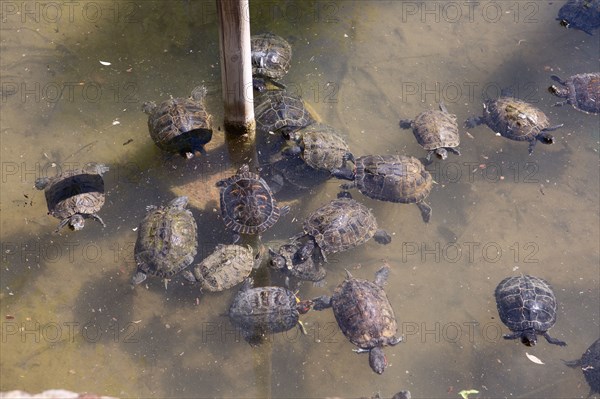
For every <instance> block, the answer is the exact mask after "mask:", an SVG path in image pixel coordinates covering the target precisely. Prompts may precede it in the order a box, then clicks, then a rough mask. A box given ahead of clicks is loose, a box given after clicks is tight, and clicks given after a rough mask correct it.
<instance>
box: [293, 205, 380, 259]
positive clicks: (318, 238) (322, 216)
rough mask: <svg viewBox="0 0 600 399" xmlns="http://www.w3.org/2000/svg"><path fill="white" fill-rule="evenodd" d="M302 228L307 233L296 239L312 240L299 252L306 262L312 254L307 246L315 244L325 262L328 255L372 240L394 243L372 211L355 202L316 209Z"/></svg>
mask: <svg viewBox="0 0 600 399" xmlns="http://www.w3.org/2000/svg"><path fill="white" fill-rule="evenodd" d="M302 227H303V230H304V233H303V234H301V235H299V236H297V237H295V239H300V238H302V237H307V236H308V238H309V239H311V240H309V241H308V242H307V244H305V245H303V246H302V247H301V248H300V249H299V250H298V251H299V252H300V253H299V255H298V256H300V257H301V258H305V257H306V254H307V253H311V251H309V250H308V249H307V248H306V246H310V245H311V243H310V241H313V240H314V243H315V244H316V246H317V247H318V249H319V250H320V254H321V256H322V258H323V260H324V261H325V262H327V255H329V254H333V253H336V252H342V251H347V250H349V249H352V248H355V247H357V246H359V245H362V244H364V243H366V242H367V241H369V240H370V239H371V238H374V239H375V241H376V242H378V243H379V244H384V245H385V244H389V243H390V242H391V241H392V238H391V237H390V235H389V234H388V233H387V232H385V231H384V230H382V229H379V228H378V226H377V220H376V219H375V216H374V215H373V213H372V212H371V211H370V210H369V208H367V207H366V206H364V205H363V204H361V203H360V202H358V201H355V200H353V199H352V198H337V199H334V200H332V201H330V202H329V203H327V204H325V205H323V206H322V207H320V208H318V209H316V210H315V211H314V212H313V213H311V214H310V215H308V217H307V218H306V219H305V220H304V223H303V225H302Z"/></svg>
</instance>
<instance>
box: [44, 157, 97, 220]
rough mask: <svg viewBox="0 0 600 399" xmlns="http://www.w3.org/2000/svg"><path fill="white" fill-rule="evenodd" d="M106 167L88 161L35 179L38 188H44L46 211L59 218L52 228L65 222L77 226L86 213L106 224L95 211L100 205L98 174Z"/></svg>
mask: <svg viewBox="0 0 600 399" xmlns="http://www.w3.org/2000/svg"><path fill="white" fill-rule="evenodd" d="M107 171H108V166H106V165H103V164H88V165H86V166H85V167H84V168H83V169H74V170H69V171H65V172H63V173H61V174H59V175H57V176H53V177H41V178H39V179H37V180H36V181H35V187H36V188H37V189H38V190H45V195H46V203H47V205H48V214H50V215H52V216H54V217H55V218H57V219H60V223H59V224H58V227H57V228H56V230H55V231H56V232H58V231H59V230H60V229H62V228H63V227H64V226H66V225H69V228H70V229H71V230H81V229H83V226H84V225H85V218H88V217H91V218H94V219H96V220H97V221H98V222H100V224H102V226H105V227H106V225H105V224H104V221H103V220H102V218H101V217H100V216H98V215H97V212H98V211H100V209H101V208H102V206H103V205H104V200H105V198H104V179H103V178H102V175H103V174H104V173H106V172H107Z"/></svg>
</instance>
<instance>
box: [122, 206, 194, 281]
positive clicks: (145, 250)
mask: <svg viewBox="0 0 600 399" xmlns="http://www.w3.org/2000/svg"><path fill="white" fill-rule="evenodd" d="M187 202H188V200H187V197H177V198H175V199H174V200H172V201H171V202H169V204H167V205H166V206H162V207H159V208H154V207H151V208H149V212H148V214H147V215H146V217H145V218H144V220H142V222H141V223H140V226H139V228H138V236H137V241H136V243H135V261H136V263H137V272H138V273H141V274H145V275H151V276H157V277H162V278H168V277H171V276H173V275H175V274H177V273H179V272H181V271H182V270H184V269H185V268H186V267H188V266H189V265H190V264H191V263H192V262H193V261H194V257H195V256H196V252H197V249H198V236H197V233H196V231H197V226H196V220H195V219H194V216H193V215H192V213H191V212H190V211H189V210H187V209H185V206H186V205H187ZM141 281H143V279H142V280H141ZM141 281H140V280H135V279H134V280H133V282H134V283H138V284H139V283H140V282H141Z"/></svg>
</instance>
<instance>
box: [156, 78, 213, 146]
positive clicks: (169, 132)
mask: <svg viewBox="0 0 600 399" xmlns="http://www.w3.org/2000/svg"><path fill="white" fill-rule="evenodd" d="M205 96H206V89H204V88H196V89H194V94H193V97H190V98H172V99H170V100H166V101H163V102H162V103H160V104H159V105H158V106H157V107H156V108H153V109H152V110H151V111H147V112H149V116H148V130H149V131H150V137H151V138H152V140H153V141H154V143H155V144H156V145H157V146H158V147H159V148H161V149H163V150H165V151H169V152H182V151H184V152H186V151H187V152H191V150H192V149H193V148H194V142H196V143H199V144H206V143H208V142H209V141H210V140H211V139H212V116H211V115H210V114H209V113H208V111H207V110H206V106H205V104H204V100H205Z"/></svg>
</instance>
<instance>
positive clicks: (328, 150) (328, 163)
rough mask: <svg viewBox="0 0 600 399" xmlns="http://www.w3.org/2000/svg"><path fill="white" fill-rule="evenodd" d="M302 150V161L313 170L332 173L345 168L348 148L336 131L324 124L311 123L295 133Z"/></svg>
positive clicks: (348, 152) (348, 154)
mask: <svg viewBox="0 0 600 399" xmlns="http://www.w3.org/2000/svg"><path fill="white" fill-rule="evenodd" d="M295 134H296V135H297V136H298V137H299V139H298V141H299V142H300V146H301V148H302V159H303V160H304V162H306V164H307V165H308V166H310V167H312V168H315V169H324V170H328V171H332V170H334V169H338V168H342V167H345V166H346V160H347V159H348V158H349V157H351V156H352V155H351V153H350V148H349V147H348V144H346V142H345V141H344V139H343V138H342V137H341V136H340V135H339V133H338V131H337V130H336V129H334V128H333V127H331V126H329V125H326V124H324V123H313V124H312V125H309V126H307V127H304V128H302V129H300V130H299V131H297V132H296V133H295Z"/></svg>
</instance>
